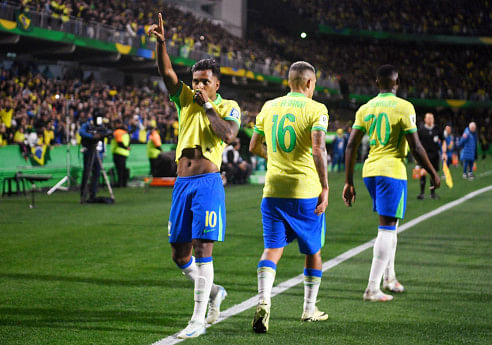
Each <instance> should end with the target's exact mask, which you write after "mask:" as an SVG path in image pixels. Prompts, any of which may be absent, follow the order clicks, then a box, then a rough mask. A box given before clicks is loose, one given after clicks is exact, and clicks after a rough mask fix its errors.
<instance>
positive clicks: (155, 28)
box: [147, 13, 179, 95]
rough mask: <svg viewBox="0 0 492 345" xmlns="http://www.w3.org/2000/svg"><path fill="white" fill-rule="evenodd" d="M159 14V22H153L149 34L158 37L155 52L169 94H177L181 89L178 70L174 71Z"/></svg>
mask: <svg viewBox="0 0 492 345" xmlns="http://www.w3.org/2000/svg"><path fill="white" fill-rule="evenodd" d="M158 16H159V21H158V24H152V25H151V26H150V28H149V31H148V32H147V34H148V35H149V36H151V35H154V37H155V38H156V39H157V43H156V48H155V54H156V60H157V66H158V67H159V74H160V75H161V77H162V80H163V81H164V84H166V88H167V90H168V91H169V94H170V95H175V94H176V93H177V92H178V89H179V79H178V76H177V75H176V72H174V69H173V66H172V64H171V59H170V58H169V55H168V54H167V49H166V39H165V37H164V24H163V22H162V14H161V13H159V15H158Z"/></svg>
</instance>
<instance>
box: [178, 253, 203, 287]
mask: <svg viewBox="0 0 492 345" xmlns="http://www.w3.org/2000/svg"><path fill="white" fill-rule="evenodd" d="M178 267H179V268H180V269H181V272H183V274H184V276H185V277H186V278H188V279H189V280H191V281H195V279H196V277H198V267H197V266H196V262H195V257H194V256H192V257H191V259H190V261H189V262H188V263H187V264H186V265H184V266H178Z"/></svg>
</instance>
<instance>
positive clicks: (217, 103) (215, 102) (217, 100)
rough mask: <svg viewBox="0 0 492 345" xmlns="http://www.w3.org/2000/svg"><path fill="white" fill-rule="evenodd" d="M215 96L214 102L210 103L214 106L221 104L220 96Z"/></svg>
mask: <svg viewBox="0 0 492 345" xmlns="http://www.w3.org/2000/svg"><path fill="white" fill-rule="evenodd" d="M216 95H217V97H215V101H213V102H212V103H213V104H215V105H219V104H220V102H222V96H221V95H220V94H219V93H217V94H216Z"/></svg>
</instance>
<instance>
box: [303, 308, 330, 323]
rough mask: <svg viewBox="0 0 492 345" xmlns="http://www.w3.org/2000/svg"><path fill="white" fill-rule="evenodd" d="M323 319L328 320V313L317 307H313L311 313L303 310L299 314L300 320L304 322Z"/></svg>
mask: <svg viewBox="0 0 492 345" xmlns="http://www.w3.org/2000/svg"><path fill="white" fill-rule="evenodd" d="M325 320H328V314H327V313H325V312H324V311H320V310H319V309H318V307H315V308H314V311H313V312H312V313H308V312H307V311H304V312H303V313H302V316H301V321H305V322H316V321H325Z"/></svg>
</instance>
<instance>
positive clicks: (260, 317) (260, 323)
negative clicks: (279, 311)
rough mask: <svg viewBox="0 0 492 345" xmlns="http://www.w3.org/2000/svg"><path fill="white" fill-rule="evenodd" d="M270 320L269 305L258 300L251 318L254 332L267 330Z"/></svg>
mask: <svg viewBox="0 0 492 345" xmlns="http://www.w3.org/2000/svg"><path fill="white" fill-rule="evenodd" d="M269 322H270V306H269V305H268V304H267V303H266V302H265V301H260V303H258V305H257V306H256V311H255V317H254V319H253V323H252V326H253V331H254V332H255V333H266V332H268V323H269Z"/></svg>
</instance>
